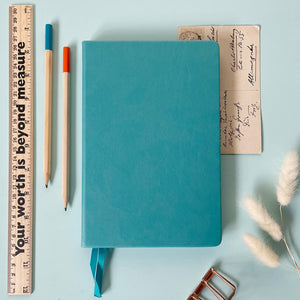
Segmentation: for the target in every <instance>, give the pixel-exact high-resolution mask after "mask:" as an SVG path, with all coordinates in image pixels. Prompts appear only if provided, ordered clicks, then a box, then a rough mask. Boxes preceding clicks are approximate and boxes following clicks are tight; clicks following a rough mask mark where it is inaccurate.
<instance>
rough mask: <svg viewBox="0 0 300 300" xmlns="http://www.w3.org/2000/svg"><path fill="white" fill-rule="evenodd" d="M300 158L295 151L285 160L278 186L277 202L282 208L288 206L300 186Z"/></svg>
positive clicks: (287, 155) (288, 154) (289, 153)
mask: <svg viewBox="0 0 300 300" xmlns="http://www.w3.org/2000/svg"><path fill="white" fill-rule="evenodd" d="M298 173H299V158H298V154H297V152H296V151H295V150H292V151H290V152H288V153H287V154H286V156H285V158H284V161H283V164H282V167H281V171H280V175H279V181H278V185H277V200H278V202H279V203H280V205H282V206H286V205H288V204H289V203H290V202H291V200H292V197H293V195H294V193H295V190H296V188H297V185H298Z"/></svg>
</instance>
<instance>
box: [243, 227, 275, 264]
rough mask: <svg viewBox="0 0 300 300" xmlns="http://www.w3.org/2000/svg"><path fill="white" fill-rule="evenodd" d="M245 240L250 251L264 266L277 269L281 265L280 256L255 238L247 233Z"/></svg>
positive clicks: (244, 236)
mask: <svg viewBox="0 0 300 300" xmlns="http://www.w3.org/2000/svg"><path fill="white" fill-rule="evenodd" d="M243 240H244V242H245V244H246V245H247V247H248V248H249V250H250V251H251V252H252V253H253V254H254V255H255V257H256V258H257V259H258V260H259V261H260V262H262V263H263V264H264V265H266V266H268V267H270V268H277V267H278V266H279V265H280V263H279V257H278V255H277V254H276V253H275V252H274V251H273V250H272V249H270V248H269V247H268V246H267V245H265V244H264V243H263V242H262V241H260V240H259V239H257V238H256V237H255V236H253V235H251V234H249V233H245V234H244V235H243Z"/></svg>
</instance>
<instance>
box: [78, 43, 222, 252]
mask: <svg viewBox="0 0 300 300" xmlns="http://www.w3.org/2000/svg"><path fill="white" fill-rule="evenodd" d="M82 52H83V53H82V54H83V66H82V67H83V99H82V122H83V123H82V143H83V149H82V163H83V165H82V172H83V174H82V176H83V179H82V186H83V187H82V246H83V247H90V248H116V247H175V246H176V247H194V246H216V245H218V244H219V243H220V241H221V200H220V138H219V137H220V128H219V115H220V107H219V105H220V104H219V103H220V102H219V101H220V100H219V48H218V44H217V43H216V42H213V41H174V42H83V44H82Z"/></svg>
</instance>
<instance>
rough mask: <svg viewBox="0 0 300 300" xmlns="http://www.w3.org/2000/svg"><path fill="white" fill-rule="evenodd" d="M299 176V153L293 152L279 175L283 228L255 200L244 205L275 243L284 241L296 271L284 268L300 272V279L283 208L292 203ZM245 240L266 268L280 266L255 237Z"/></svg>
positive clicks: (247, 236) (288, 154)
mask: <svg viewBox="0 0 300 300" xmlns="http://www.w3.org/2000/svg"><path fill="white" fill-rule="evenodd" d="M298 175H299V157H298V154H297V152H296V151H294V150H293V151H290V152H288V153H287V155H286V156H285V158H284V161H283V164H282V167H281V171H280V174H279V182H278V185H277V201H278V202H279V204H280V207H279V209H280V217H281V228H280V227H279V225H278V224H277V223H276V222H275V221H274V219H273V218H272V217H271V216H270V215H269V213H268V212H267V210H266V209H265V208H264V207H263V206H262V205H261V204H260V203H258V202H256V201H255V200H254V199H253V198H251V197H246V198H245V200H244V203H243V204H244V208H245V209H246V211H247V212H248V213H249V215H250V216H251V217H252V219H253V220H254V221H255V222H257V224H258V225H259V226H260V228H262V229H263V230H264V231H266V232H267V233H268V234H269V235H270V236H271V237H272V238H273V239H274V240H275V241H278V242H279V241H280V240H282V241H283V242H284V244H285V246H286V248H287V251H288V253H289V255H290V257H291V259H292V261H293V263H294V265H295V267H296V269H293V268H289V267H288V266H285V265H283V266H284V267H286V268H288V269H291V270H292V271H296V272H298V275H299V277H300V268H299V266H298V264H297V262H296V260H295V258H294V256H293V254H292V252H291V250H290V248H289V246H288V243H287V240H286V236H285V233H284V225H283V213H282V209H283V207H285V206H287V205H288V204H289V203H290V202H291V201H292V198H293V196H294V193H295V191H296V188H297V186H298ZM243 240H244V242H245V244H246V245H247V246H248V248H249V249H250V251H251V252H252V253H253V254H254V255H255V256H256V258H257V259H258V260H260V261H261V262H262V263H263V264H265V265H266V266H268V267H271V268H274V267H277V266H278V265H279V264H280V262H279V258H278V256H277V254H276V253H275V252H274V251H273V250H272V249H270V248H269V247H268V246H266V245H265V244H264V243H263V242H262V241H260V240H259V239H257V238H256V237H254V236H253V235H251V234H244V235H243Z"/></svg>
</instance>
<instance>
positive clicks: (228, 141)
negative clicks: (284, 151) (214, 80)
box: [178, 25, 262, 154]
mask: <svg viewBox="0 0 300 300" xmlns="http://www.w3.org/2000/svg"><path fill="white" fill-rule="evenodd" d="M178 39H179V40H213V41H216V42H218V43H219V46H220V127H221V153H222V154H255V153H261V151H262V142H261V140H262V138H261V106H260V28H259V26H250V25H249V26H181V27H179V28H178Z"/></svg>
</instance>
